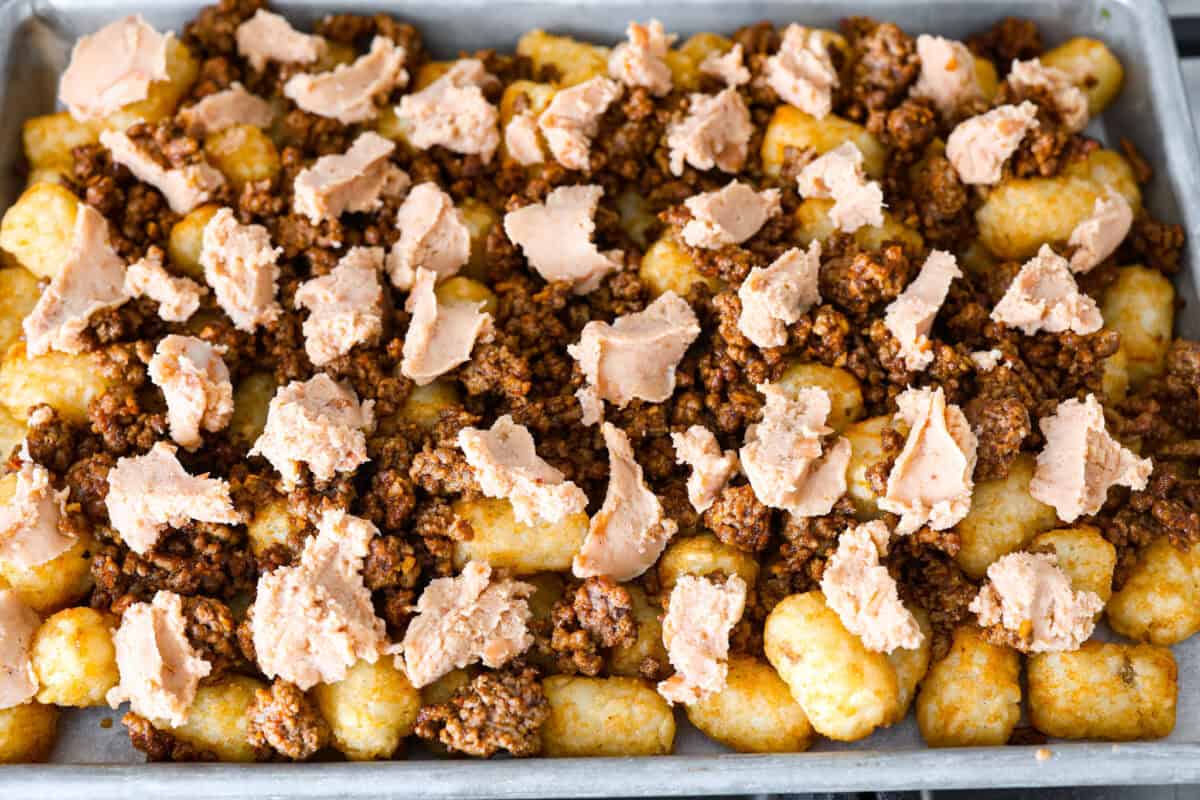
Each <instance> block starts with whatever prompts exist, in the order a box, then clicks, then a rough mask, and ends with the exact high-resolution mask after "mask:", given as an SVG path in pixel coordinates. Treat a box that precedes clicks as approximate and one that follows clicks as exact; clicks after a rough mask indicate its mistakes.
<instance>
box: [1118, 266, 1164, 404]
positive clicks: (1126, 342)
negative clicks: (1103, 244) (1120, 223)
mask: <svg viewBox="0 0 1200 800" xmlns="http://www.w3.org/2000/svg"><path fill="white" fill-rule="evenodd" d="M1100 310H1101V313H1103V315H1104V324H1105V326H1106V327H1108V328H1111V329H1112V330H1115V331H1116V332H1117V333H1119V334H1121V350H1123V351H1124V355H1125V369H1126V371H1127V372H1128V374H1129V388H1130V389H1137V388H1138V387H1140V386H1142V385H1143V384H1144V383H1145V382H1146V381H1148V380H1149V379H1151V378H1155V377H1158V376H1159V375H1161V374H1162V373H1163V370H1164V369H1165V368H1166V359H1167V348H1168V347H1169V346H1170V344H1171V332H1172V331H1173V330H1174V328H1175V287H1174V286H1173V285H1171V281H1170V279H1169V278H1167V277H1166V276H1165V275H1163V274H1162V273H1161V272H1159V271H1158V270H1156V269H1147V268H1146V267H1137V266H1134V267H1121V268H1120V269H1119V270H1117V279H1116V281H1114V282H1113V283H1112V285H1110V286H1109V287H1108V288H1107V289H1106V290H1105V292H1104V301H1103V303H1102V304H1101V307H1100Z"/></svg>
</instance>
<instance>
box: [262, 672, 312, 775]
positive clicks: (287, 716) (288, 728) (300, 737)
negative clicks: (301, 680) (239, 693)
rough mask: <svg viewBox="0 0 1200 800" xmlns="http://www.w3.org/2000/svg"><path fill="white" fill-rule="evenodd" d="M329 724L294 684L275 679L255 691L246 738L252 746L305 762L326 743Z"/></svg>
mask: <svg viewBox="0 0 1200 800" xmlns="http://www.w3.org/2000/svg"><path fill="white" fill-rule="evenodd" d="M329 735H330V734H329V723H327V722H326V721H325V718H324V717H322V716H321V713H320V712H319V711H317V709H315V708H314V707H313V705H312V703H311V702H309V700H308V698H307V697H305V696H304V692H302V691H300V690H299V689H297V688H296V686H295V685H294V684H291V683H288V682H287V681H283V680H279V679H276V680H275V682H274V683H272V684H271V687H270V688H269V689H256V690H255V691H254V702H253V703H251V704H250V708H249V709H247V711H246V738H247V739H248V740H249V741H250V745H251V746H252V747H256V748H261V749H266V748H270V749H272V750H274V751H275V752H277V753H279V754H280V755H282V756H284V757H286V758H290V759H291V760H293V761H304V760H305V759H307V758H309V757H311V756H312V755H313V754H314V753H316V752H317V751H318V750H320V749H321V748H322V747H324V746H325V745H326V744H327V743H328V742H329Z"/></svg>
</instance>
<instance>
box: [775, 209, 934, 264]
mask: <svg viewBox="0 0 1200 800" xmlns="http://www.w3.org/2000/svg"><path fill="white" fill-rule="evenodd" d="M832 209H833V201H832V200H830V199H828V198H825V197H809V198H807V199H806V200H804V201H803V202H802V203H800V205H799V206H797V208H796V223H797V225H798V230H797V236H798V238H799V239H800V241H801V242H802V243H803V244H804V245H805V246H807V245H808V244H809V243H810V242H812V241H813V240H814V239H819V240H820V241H822V242H825V241H828V240H829V238H830V237H831V236H833V235H834V234H835V233H837V229H836V228H835V227H834V224H833V220H832V219H830V218H829V212H830V211H831V210H832ZM851 236H853V237H854V241H855V242H856V243H857V244H858V246H859V247H862V248H864V249H866V250H878V249H880V248H881V247H883V246H884V244H886V243H888V242H900V243H901V244H903V245H905V246H907V247H908V248H909V249H911V250H913V251H920V250H921V249H922V248H923V247H924V246H925V239H924V238H923V237H922V236H921V234H919V233H918V232H917V231H916V230H914V229H913V228H910V227H909V226H907V225H905V224H904V223H902V222H900V221H899V220H897V219H896V217H895V216H893V215H892V214H891V213H890V212H888V211H884V212H883V224H882V225H864V226H863V227H861V228H859V229H858V230H856V231H855V232H854V233H853V234H851Z"/></svg>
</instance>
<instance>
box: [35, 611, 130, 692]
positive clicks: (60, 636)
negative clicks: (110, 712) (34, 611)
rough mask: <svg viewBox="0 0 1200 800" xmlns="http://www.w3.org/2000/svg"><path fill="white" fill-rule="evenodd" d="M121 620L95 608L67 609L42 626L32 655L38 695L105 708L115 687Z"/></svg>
mask: <svg viewBox="0 0 1200 800" xmlns="http://www.w3.org/2000/svg"><path fill="white" fill-rule="evenodd" d="M116 624H117V620H116V619H115V618H113V617H112V616H110V615H108V614H104V613H101V612H99V611H96V610H94V609H91V608H68V609H65V610H63V611H59V612H58V613H57V614H54V615H53V616H51V617H50V618H49V619H47V620H46V621H45V622H43V623H42V625H41V627H39V628H38V630H37V633H36V634H34V637H33V646H32V648H31V651H30V656H31V659H32V661H33V671H34V673H36V674H37V681H38V693H37V699H38V702H41V703H53V704H55V705H60V706H78V707H85V706H102V705H106V701H105V699H104V696H105V695H106V694H107V693H108V690H109V689H111V688H112V687H114V686H116V685H117V681H119V680H120V677H121V676H120V674H119V673H118V671H117V652H116V649H115V648H114V647H113V641H112V632H113V629H114V628H115V627H116Z"/></svg>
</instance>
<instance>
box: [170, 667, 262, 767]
mask: <svg viewBox="0 0 1200 800" xmlns="http://www.w3.org/2000/svg"><path fill="white" fill-rule="evenodd" d="M265 688H266V684H264V683H263V682H262V681H260V680H256V679H254V678H248V677H246V676H244V675H226V676H225V677H223V678H220V679H218V680H217V681H216V682H214V683H210V684H202V685H201V686H200V688H199V689H197V690H196V699H195V700H194V701H192V705H191V706H190V707H189V708H188V717H187V720H186V721H185V722H184V723H183V724H182V725H179V726H177V727H176V726H168V727H167V728H165V729H164V730H168V731H170V733H171V734H172V735H173V736H175V737H176V738H177V739H179V740H180V741H183V742H187V743H188V744H190V745H192V746H193V747H198V748H200V749H201V750H207V751H208V752H210V753H213V754H215V755H216V756H217V758H219V759H220V760H222V761H236V762H243V763H244V762H249V761H254V760H256V758H257V755H256V753H255V752H254V748H253V747H252V746H251V745H250V740H249V738H248V731H249V717H250V707H251V705H252V704H253V703H254V693H255V691H257V690H258V689H265Z"/></svg>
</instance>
